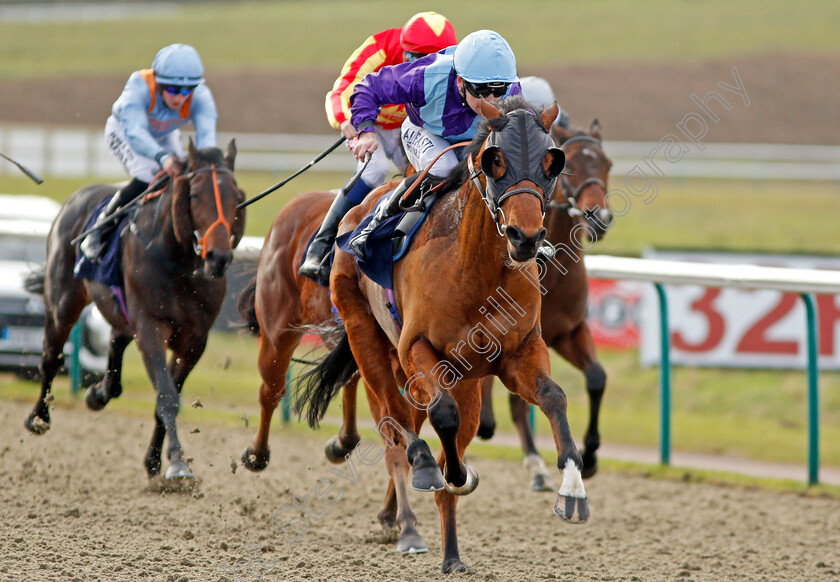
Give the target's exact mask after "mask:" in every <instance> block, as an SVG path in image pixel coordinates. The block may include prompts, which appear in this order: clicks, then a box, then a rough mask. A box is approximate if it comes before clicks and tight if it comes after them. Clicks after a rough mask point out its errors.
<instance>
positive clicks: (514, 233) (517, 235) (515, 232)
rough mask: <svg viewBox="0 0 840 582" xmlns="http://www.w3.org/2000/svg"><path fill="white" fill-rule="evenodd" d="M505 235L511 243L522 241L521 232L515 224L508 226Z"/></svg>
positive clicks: (516, 243)
mask: <svg viewBox="0 0 840 582" xmlns="http://www.w3.org/2000/svg"><path fill="white" fill-rule="evenodd" d="M505 235H507V237H508V240H509V241H510V242H511V244H514V245H518V244H519V243H520V242H522V232H521V231H520V230H519V229H518V228H517V227H515V226H508V227H507V229H506V230H505Z"/></svg>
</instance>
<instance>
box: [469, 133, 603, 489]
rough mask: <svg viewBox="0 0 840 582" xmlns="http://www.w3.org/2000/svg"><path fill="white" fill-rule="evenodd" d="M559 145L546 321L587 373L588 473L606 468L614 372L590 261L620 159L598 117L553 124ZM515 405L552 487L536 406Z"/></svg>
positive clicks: (529, 451) (539, 481) (533, 467)
mask: <svg viewBox="0 0 840 582" xmlns="http://www.w3.org/2000/svg"><path fill="white" fill-rule="evenodd" d="M552 134H553V137H554V139H555V141H556V143H557V144H558V145H559V146H560V147H561V149H562V150H563V152H564V153H565V154H566V172H565V173H564V174H563V175H562V176H561V178H560V180H559V181H558V183H557V186H556V187H555V190H554V194H553V195H552V198H551V200H550V201H549V203H548V211H547V213H546V218H545V227H546V228H547V229H548V236H547V237H546V240H547V241H548V242H549V243H551V244H552V246H553V249H554V250H553V257H551V258H548V257H547V255H545V254H543V253H540V255H539V256H538V258H537V260H538V261H539V264H540V268H539V281H535V284H537V285H539V287H540V291H541V293H542V294H543V299H542V310H541V314H540V317H541V325H542V335H543V339H544V340H545V343H546V344H547V345H548V346H549V347H551V348H554V350H555V351H556V352H557V353H558V354H560V355H561V356H563V358H564V359H566V361H568V362H569V363H571V364H572V365H573V366H574V367H575V368H577V369H578V370H580V371H581V372H583V374H584V378H585V381H586V391H587V394H588V395H589V425H588V427H587V429H586V435H585V436H584V441H583V442H584V448H583V451H582V452H581V456H582V458H583V472H582V473H583V477H584V478H587V477H591V476H592V475H594V474H595V473H596V471H597V469H598V459H597V456H596V451H597V450H598V447H599V446H600V442H601V439H600V434H599V432H598V414H599V411H600V407H601V399H602V397H603V394H604V389H605V387H606V373H605V372H604V368H603V367H602V366H601V364H600V363H599V362H598V359H597V356H596V353H595V345H594V344H593V342H592V335H591V333H590V331H589V326H588V324H587V323H586V307H587V298H588V284H587V277H586V267H585V266H584V263H583V255H584V250H586V249H588V248H589V247H590V246H591V245H593V244H595V243H596V242H597V241H599V240H601V239H602V238H603V237H604V235H605V234H606V233H607V231H608V230H609V229H611V228H612V227H613V226H614V224H613V222H612V214H611V213H610V212H609V209H608V208H607V201H606V198H607V176H608V174H609V171H610V168H611V167H612V161H611V160H610V159H609V158H608V157H607V155H606V154H605V153H604V150H603V148H602V145H601V127H600V124H599V123H598V121H597V120H595V121H593V122H592V124H591V125H590V128H589V131H588V132H586V131H583V130H568V129H564V128H562V127H559V126H556V125H555V126H553V127H552ZM492 385H493V377H492V376H490V377H488V378H486V379H485V380H484V382H483V385H482V400H481V422H480V424H479V429H478V435H479V436H480V437H481V438H484V439H489V438H490V437H491V436H492V435H493V430H494V427H495V419H494V417H493V409H492V398H491V388H492ZM510 409H511V416H512V417H513V422H514V424H515V425H516V429H517V433H518V435H519V438H520V442H521V445H522V450H523V452H524V453H525V465H526V467H528V470H529V473H530V479H531V489H533V490H534V491H552V490H553V489H554V488H553V485H552V483H551V478H550V475H549V474H548V472H547V471H546V469H545V463H543V460H542V457H540V455H539V454H538V452H537V449H536V446H535V445H534V437H533V434H532V431H531V428H530V423H529V418H528V417H529V412H528V405H527V404H526V403H525V402H524V401H523V400H522V399H521V398H519V397H518V396H517V395H516V394H510Z"/></svg>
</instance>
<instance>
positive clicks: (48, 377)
mask: <svg viewBox="0 0 840 582" xmlns="http://www.w3.org/2000/svg"><path fill="white" fill-rule="evenodd" d="M235 157H236V146H235V144H234V142H233V141H231V142H230V144H228V148H227V153H226V154H223V152H222V150H220V149H218V148H205V149H201V150H198V149H196V148H195V146H194V145H193V143H192V140H190V143H189V161H188V166H187V171H186V172H185V173H183V174H182V175H180V176H178V177H177V178H175V180H174V181H170V183H169V184H168V185H167V187H166V188H165V189H164V190H163V191H162V192H159V193H158V194H159V195H158V196H151V195H149V196H147V197H146V199H144V201H143V202H142V203H141V204H138V205H137V210H136V213H135V215H134V217H133V218H131V219H130V224H129V226H128V228H127V229H126V230H125V231H124V236H122V244H121V249H120V255H119V266H120V269H121V272H122V274H123V283H124V284H123V289H124V293H123V294H122V297H121V298H122V300H119V299H118V298H117V297H120V294H119V293H115V292H114V291H112V289H111V288H110V287H109V286H106V285H104V284H101V283H97V282H93V281H90V280H86V279H80V278H75V277H74V273H73V270H74V263H75V262H76V253H77V252H78V245H75V244H73V243H72V242H71V241H73V239H74V238H75V237H77V236H78V235H79V234H80V233H81V232H82V231H83V229H84V228H85V225H86V223H87V221H88V217H89V216H90V214H91V212H92V211H93V210H94V208H95V207H96V206H97V205H98V204H100V203H101V202H102V201H103V200H104V199H105V198H107V197H109V196H111V195H113V194H114V192H115V191H116V190H117V187H116V186H113V185H107V184H94V185H91V186H86V187H84V188H82V189H81V190H78V191H77V192H75V193H73V194H72V195H71V196H70V197H69V198H68V200H67V202H66V203H65V204H64V206H63V207H62V208H61V210H60V211H59V213H58V216H57V217H56V219H55V222H54V223H53V226H52V229H51V230H50V234H49V238H48V239H47V263H46V266H45V269H44V270H43V271H41V272H39V273H33V274H32V275H31V276H30V277H29V278H28V280H27V288H28V289H30V290H31V291H35V292H38V291H40V292H42V293H43V294H44V303H45V307H46V320H47V321H46V326H45V334H44V353H43V355H42V357H41V364H40V370H41V396H40V398H39V399H38V402H37V403H36V404H35V408H34V410H33V411H32V413H31V414H30V415H29V417H28V418H27V419H26V422H25V426H26V428H27V429H29V430H30V431H32V432H34V433H36V434H39V433H43V432H45V431H46V430H48V429H49V428H50V411H49V406H48V401H49V394H50V388H51V386H52V381H53V378H54V377H55V375H56V373H57V371H58V369H59V368H60V366H61V361H62V348H63V346H64V343H65V342H66V341H67V337H68V335H69V334H70V330H71V328H72V327H73V325H74V324H75V322H76V321H77V320H78V319H79V315H80V314H81V312H82V309H83V308H84V307H85V306H86V305H87V304H89V303H90V302H94V303H95V304H96V306H97V307H98V308H99V311H100V312H101V313H102V314H103V316H104V317H105V319H106V320H107V321H108V323H110V324H111V327H112V331H111V339H110V345H109V347H108V369H107V371H106V373H105V377H104V378H103V380H102V382H101V383H99V384H98V385H96V386H92V387H91V388H89V389H88V391H87V393H86V395H85V402H86V403H87V405H88V407H89V408H90V409H91V410H101V409H102V408H104V407H105V405H106V404H107V403H108V401H109V400H110V399H111V398H116V397H118V396H119V395H120V394H121V393H122V381H121V372H122V361H123V353H124V352H125V349H126V347H127V346H128V344H129V343H131V341H132V340H133V339H136V340H137V347H138V348H139V350H140V353H141V354H142V357H143V363H144V364H145V366H146V371H147V372H148V374H149V378H150V379H151V381H152V384H153V386H154V388H155V391H156V392H157V402H156V405H155V426H154V429H153V433H152V439H151V443H150V444H149V448H148V450H147V452H146V456H145V466H146V471H147V472H148V475H149V477H154V476H156V475H158V474H159V472H160V468H161V451H162V448H163V439H164V436H166V437H167V439H168V447H167V457H168V459H169V463H170V464H169V467H168V468H167V470H166V477H167V478H189V477H192V476H193V475H192V472H191V470H190V467H189V465H188V464H187V462H186V460H185V459H184V454H183V450H182V448H181V443H180V440H179V439H178V433H177V429H176V416H177V414H178V409H179V406H180V392H181V388H182V387H183V385H184V381H185V380H186V379H187V375H188V374H189V373H190V371H192V369H193V368H194V367H195V365H196V364H197V363H198V360H199V358H200V357H201V355H202V353H204V348H205V346H206V343H207V335H208V333H209V331H210V327H211V326H212V325H213V322H214V321H215V319H216V316H217V315H218V313H219V309H220V308H221V305H222V300H223V298H224V295H225V271H226V269H227V267H228V265H229V264H230V262H231V260H232V258H233V249H234V248H235V247H236V245H237V244H238V243H239V240H240V239H241V238H242V234H243V233H244V230H245V212H244V210H237V209H236V205H237V204H238V203H240V202H242V201H243V200H244V197H245V196H244V193H243V192H242V191H241V190H240V189H239V187H238V186H237V184H236V180H235V179H234V175H233V169H234V159H235ZM167 348H168V349H169V350H170V351H171V357H170V359H169V363H168V364H167V360H166V357H167Z"/></svg>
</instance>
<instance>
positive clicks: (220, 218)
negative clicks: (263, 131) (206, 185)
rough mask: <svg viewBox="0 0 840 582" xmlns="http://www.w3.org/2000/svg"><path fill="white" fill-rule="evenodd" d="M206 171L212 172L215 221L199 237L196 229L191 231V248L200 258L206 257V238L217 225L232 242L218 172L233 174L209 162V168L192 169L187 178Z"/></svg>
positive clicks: (190, 178)
mask: <svg viewBox="0 0 840 582" xmlns="http://www.w3.org/2000/svg"><path fill="white" fill-rule="evenodd" d="M206 172H212V173H213V177H212V179H213V195H214V197H215V199H216V215H217V216H216V221H215V222H214V223H213V224H211V225H210V227H209V228H208V229H207V230H206V231H205V233H204V236H202V237H199V235H198V231H197V230H194V231H193V237H194V239H195V240H193V250H194V251H195V254H197V255H201V258H202V259H205V258H207V239H208V237H209V236H210V233H211V232H212V231H213V229H214V228H216V227H217V226H223V227H225V230H227V233H228V238H230V240H231V242H233V235H232V234H231V227H230V224H229V223H228V221H227V220H226V219H225V213H224V209H223V208H222V196H221V194H220V193H219V178H218V174H228V175H230V176H233V172H231V171H230V170H228V169H227V168H216V164H210V167H209V168H199V169H198V170H194V171H192V172H190V173H189V174H187V178H188V179H189V180H192V179H193V178H194V177H195V176H197V175H198V174H204V173H206Z"/></svg>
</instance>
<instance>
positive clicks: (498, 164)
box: [493, 154, 502, 168]
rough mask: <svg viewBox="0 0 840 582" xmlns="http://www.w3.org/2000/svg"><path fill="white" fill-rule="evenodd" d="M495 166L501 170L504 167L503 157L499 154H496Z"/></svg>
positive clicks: (494, 158) (494, 157)
mask: <svg viewBox="0 0 840 582" xmlns="http://www.w3.org/2000/svg"><path fill="white" fill-rule="evenodd" d="M493 165H494V166H496V167H497V168H501V167H502V156H500V155H499V154H496V155H495V156H493Z"/></svg>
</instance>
